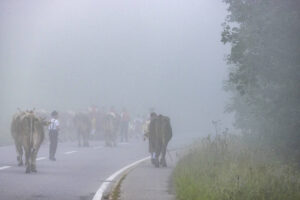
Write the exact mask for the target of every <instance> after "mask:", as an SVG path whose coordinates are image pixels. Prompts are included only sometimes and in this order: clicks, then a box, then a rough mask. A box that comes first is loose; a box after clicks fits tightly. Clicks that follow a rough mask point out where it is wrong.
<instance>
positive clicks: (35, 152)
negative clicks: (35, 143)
mask: <svg viewBox="0 0 300 200" xmlns="http://www.w3.org/2000/svg"><path fill="white" fill-rule="evenodd" d="M36 156H37V150H36V149H32V152H31V157H30V158H31V165H30V170H31V171H32V172H37V171H36V162H35V161H36Z"/></svg>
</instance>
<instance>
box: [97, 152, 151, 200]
mask: <svg viewBox="0 0 300 200" xmlns="http://www.w3.org/2000/svg"><path fill="white" fill-rule="evenodd" d="M149 159H150V156H148V157H145V158H142V159H140V160H137V161H135V162H133V163H131V164H129V165H127V166H125V167H123V168H121V169H120V170H118V171H116V172H115V173H113V174H112V175H110V176H109V177H108V178H107V179H105V181H104V182H103V183H102V184H101V186H100V187H99V189H98V190H97V192H96V194H95V195H94V197H93V200H102V197H103V194H104V192H105V191H106V190H107V188H108V186H109V185H110V184H111V182H112V181H113V180H114V179H115V178H116V177H117V176H119V175H120V174H122V173H124V172H125V171H127V170H128V169H130V168H132V167H135V166H137V165H138V164H140V163H142V162H145V161H146V160H149Z"/></svg>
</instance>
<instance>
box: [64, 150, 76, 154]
mask: <svg viewBox="0 0 300 200" xmlns="http://www.w3.org/2000/svg"><path fill="white" fill-rule="evenodd" d="M76 152H77V151H67V152H65V153H64V154H66V155H68V154H72V153H76Z"/></svg>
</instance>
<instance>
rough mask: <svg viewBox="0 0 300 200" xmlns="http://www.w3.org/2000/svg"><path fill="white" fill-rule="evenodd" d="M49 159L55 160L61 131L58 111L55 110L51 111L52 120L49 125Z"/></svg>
mask: <svg viewBox="0 0 300 200" xmlns="http://www.w3.org/2000/svg"><path fill="white" fill-rule="evenodd" d="M48 129H49V141H50V146H49V159H50V160H52V161H55V160H56V158H55V153H56V149H57V143H58V132H59V121H58V112H57V111H53V112H52V113H51V121H50V125H49V128H48Z"/></svg>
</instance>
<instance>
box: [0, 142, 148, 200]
mask: <svg viewBox="0 0 300 200" xmlns="http://www.w3.org/2000/svg"><path fill="white" fill-rule="evenodd" d="M146 156H147V142H142V141H132V142H131V143H119V145H118V146H117V147H116V148H110V147H105V146H104V144H103V143H102V142H92V143H91V147H89V148H79V147H77V143H76V142H74V143H60V144H59V146H58V152H57V156H56V159H57V161H55V162H53V161H50V160H49V159H48V143H47V142H45V143H44V144H43V146H42V147H41V149H40V151H39V154H38V157H37V170H38V172H37V173H31V174H25V168H24V167H18V166H17V161H16V152H15V149H14V146H6V147H0V157H1V159H0V199H1V200H2V199H5V200H10V199H20V200H21V199H24V200H27V199H32V200H37V199H40V200H45V199H64V200H67V199H70V200H71V199H72V200H75V199H80V200H86V199H92V198H93V196H94V194H95V192H96V191H97V190H98V188H99V186H100V185H101V184H102V182H103V181H104V180H105V179H106V178H107V177H108V176H109V175H110V174H112V173H114V172H115V171H117V170H118V169H120V168H121V167H124V166H125V165H127V164H130V163H132V162H134V161H136V160H138V159H141V158H143V157H146Z"/></svg>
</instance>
